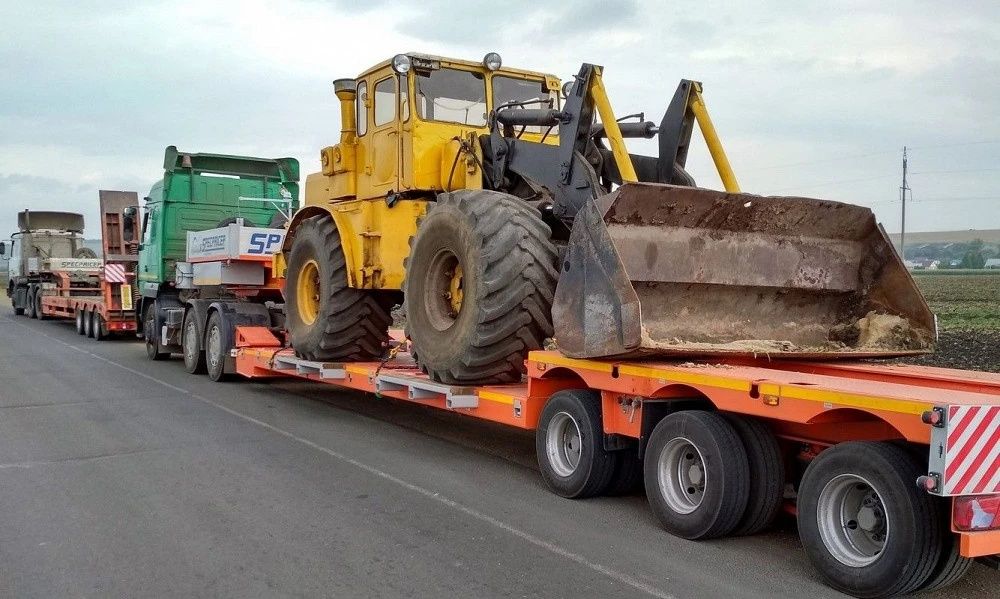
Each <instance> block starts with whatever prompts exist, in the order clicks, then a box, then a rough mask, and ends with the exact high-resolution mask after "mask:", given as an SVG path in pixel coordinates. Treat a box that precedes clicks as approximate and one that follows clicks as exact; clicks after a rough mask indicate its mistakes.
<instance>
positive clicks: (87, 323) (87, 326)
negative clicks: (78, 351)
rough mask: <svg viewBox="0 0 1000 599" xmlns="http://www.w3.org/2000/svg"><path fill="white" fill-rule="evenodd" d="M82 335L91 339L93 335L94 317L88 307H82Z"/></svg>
mask: <svg viewBox="0 0 1000 599" xmlns="http://www.w3.org/2000/svg"><path fill="white" fill-rule="evenodd" d="M83 335H84V336H85V337H90V338H91V339H93V337H94V318H93V316H92V314H91V312H90V309H89V308H84V309H83Z"/></svg>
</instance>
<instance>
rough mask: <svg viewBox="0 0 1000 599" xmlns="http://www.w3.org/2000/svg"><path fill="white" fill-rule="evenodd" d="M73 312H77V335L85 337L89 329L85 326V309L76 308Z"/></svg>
mask: <svg viewBox="0 0 1000 599" xmlns="http://www.w3.org/2000/svg"><path fill="white" fill-rule="evenodd" d="M73 311H74V312H76V334H77V335H85V334H86V333H87V328H86V327H85V326H83V308H81V307H80V306H76V307H75V308H74V309H73Z"/></svg>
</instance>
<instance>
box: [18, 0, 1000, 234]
mask: <svg viewBox="0 0 1000 599" xmlns="http://www.w3.org/2000/svg"><path fill="white" fill-rule="evenodd" d="M545 4H546V3H539V2H536V1H534V0H507V1H506V2H504V3H503V7H502V8H498V3H497V2H495V1H494V2H480V1H478V0H465V1H463V2H446V1H443V0H422V1H420V2H413V3H407V2H388V1H384V0H383V1H379V0H375V1H369V2H364V3H362V2H356V1H348V0H337V1H322V0H300V1H290V0H289V1H282V2H264V1H256V0H243V1H218V2H212V1H208V2H206V1H187V0H170V1H169V2H142V1H119V0H102V1H101V2H88V1H79V0H73V1H69V0H67V1H59V2H55V1H52V2H50V1H45V0H35V1H32V2H14V1H12V0H0V22H3V23H4V34H3V36H2V37H0V235H3V234H6V233H7V232H8V231H10V230H12V229H13V228H14V226H15V214H16V212H17V211H18V210H20V209H23V208H33V209H66V210H73V211H80V212H83V213H85V215H86V216H87V219H88V222H89V223H92V225H91V228H90V230H89V234H90V235H91V236H95V235H96V234H97V232H96V230H95V229H94V228H93V225H94V224H96V218H97V216H96V205H97V189H101V188H103V189H127V190H136V191H139V192H140V195H143V194H145V193H146V192H147V191H148V189H149V187H150V185H151V184H152V183H153V182H154V181H155V180H156V179H157V178H159V177H160V175H161V172H160V168H161V164H162V159H163V149H164V147H165V146H167V145H171V144H173V145H176V146H178V147H179V148H181V149H182V150H188V151H202V152H221V153H230V154H247V155H257V156H270V157H276V156H294V157H296V158H298V159H299V160H300V161H301V162H302V171H303V173H307V172H311V171H315V170H318V168H319V160H318V151H319V149H320V148H322V147H323V146H325V145H329V144H332V143H334V142H335V141H336V139H337V135H338V131H339V113H338V110H337V106H336V100H335V98H334V96H333V94H332V87H331V85H330V82H331V80H333V79H335V78H338V77H349V76H353V75H355V74H357V73H358V72H360V71H361V70H363V69H364V68H366V67H368V66H370V65H372V64H374V63H376V62H378V61H380V60H382V59H385V58H388V57H390V56H391V55H393V54H395V53H397V52H402V51H418V52H425V53H432V54H441V55H448V56H456V57H464V58H470V59H479V58H480V57H481V56H482V55H483V54H484V53H486V52H487V51H498V52H500V53H501V55H502V56H503V58H504V63H505V64H507V65H511V66H515V65H516V66H522V67H525V68H531V69H536V70H541V71H547V72H551V73H554V74H556V75H558V76H560V77H562V78H564V79H565V78H566V77H568V76H570V75H571V74H572V73H575V72H576V70H577V69H578V68H579V65H580V63H581V62H583V61H587V62H594V63H598V64H603V65H604V66H605V67H606V71H605V73H606V74H605V79H606V83H607V86H608V88H609V94H610V96H611V99H612V102H613V104H614V105H615V107H616V110H617V111H618V112H619V113H621V114H627V113H631V112H637V111H646V113H647V114H648V115H649V116H650V117H651V118H653V120H659V116H660V113H661V112H662V111H663V110H664V109H665V107H666V103H667V102H668V100H669V98H670V96H671V94H672V93H673V91H674V88H675V86H676V84H677V80H678V79H680V78H682V77H686V78H691V79H697V80H700V81H702V82H703V83H704V86H705V97H706V101H707V103H708V107H709V110H710V112H711V114H712V116H713V119H714V121H715V123H716V126H717V128H718V129H719V131H720V134H721V136H722V138H723V142H724V144H725V145H726V148H727V150H728V152H729V157H730V160H731V162H732V164H733V167H734V169H735V171H736V174H737V176H738V178H739V180H740V183H741V185H742V187H743V189H744V191H749V192H753V193H761V194H779V195H791V194H798V195H805V196H811V197H820V198H827V199H833V200H839V201H846V202H853V203H858V204H864V205H868V206H871V207H872V208H873V209H874V210H875V211H876V213H877V214H878V216H879V218H880V219H881V220H882V221H883V222H884V223H885V225H886V227H887V229H889V230H890V231H898V230H899V225H900V219H899V208H900V205H899V202H898V197H899V191H898V188H899V179H900V170H901V165H900V163H901V150H902V147H903V146H904V145H905V146H908V147H910V148H911V150H910V152H909V153H910V171H911V173H912V176H911V178H910V184H911V187H912V188H913V202H912V203H908V206H907V208H908V210H907V213H908V219H907V222H908V226H907V230H912V231H921V230H947V229H969V228H979V229H982V228H1000V189H998V187H1000V118H998V107H1000V4H998V3H996V2H995V1H992V2H991V1H983V2H977V1H975V0H967V1H963V2H960V3H944V4H942V3H941V2H919V1H916V2H914V1H910V2H879V3H872V2H867V1H857V2H855V1H845V2H829V3H816V4H817V5H819V4H822V5H823V6H822V7H819V6H817V7H813V8H809V7H807V5H808V4H810V3H802V2H798V1H787V2H786V1H780V0H772V1H763V2H753V3H741V4H745V6H744V7H743V8H732V7H730V6H728V3H717V2H710V1H709V2H699V3H691V2H672V1H671V2H667V1H650V2H642V1H637V2H633V1H629V0H603V1H602V0H577V1H576V2H553V3H549V4H551V7H546V6H545ZM875 4H878V7H875V6H874V5H875ZM362 5H364V8H361V6H362ZM689 169H690V170H691V171H692V173H693V174H694V175H695V177H696V179H697V180H698V181H699V184H701V185H703V186H706V187H716V188H718V187H721V185H720V183H719V182H718V177H717V176H716V175H715V174H714V171H713V169H712V166H711V162H710V160H709V159H708V157H707V152H706V151H705V150H704V147H703V146H699V147H697V148H696V149H695V150H693V151H692V155H691V157H690V159H689Z"/></svg>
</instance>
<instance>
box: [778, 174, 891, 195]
mask: <svg viewBox="0 0 1000 599" xmlns="http://www.w3.org/2000/svg"><path fill="white" fill-rule="evenodd" d="M895 176H896V175H878V176H876V177H865V178H863V179H841V180H836V181H826V182H824V183H816V184H813V185H796V186H795V187H782V188H781V189H774V190H772V191H770V192H768V193H778V192H781V191H797V190H799V189H814V188H816V187H828V186H833V185H846V184H847V183H861V182H864V181H875V180H876V179H887V178H889V177H895Z"/></svg>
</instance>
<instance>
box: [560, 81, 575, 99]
mask: <svg viewBox="0 0 1000 599" xmlns="http://www.w3.org/2000/svg"><path fill="white" fill-rule="evenodd" d="M573 83H575V80H570V81H567V82H566V83H563V86H562V95H563V98H568V97H569V94H570V92H572V91H573Z"/></svg>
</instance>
